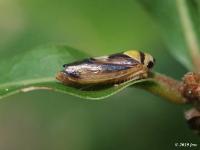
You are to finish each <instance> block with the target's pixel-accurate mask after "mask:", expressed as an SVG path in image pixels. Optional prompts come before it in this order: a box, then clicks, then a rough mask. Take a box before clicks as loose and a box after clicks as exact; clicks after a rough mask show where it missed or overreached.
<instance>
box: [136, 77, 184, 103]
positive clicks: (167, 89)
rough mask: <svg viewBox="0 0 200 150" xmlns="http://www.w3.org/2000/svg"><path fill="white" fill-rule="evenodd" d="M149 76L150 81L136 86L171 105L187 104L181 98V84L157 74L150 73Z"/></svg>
mask: <svg viewBox="0 0 200 150" xmlns="http://www.w3.org/2000/svg"><path fill="white" fill-rule="evenodd" d="M151 76H152V78H150V80H148V81H147V82H145V83H144V82H143V83H141V84H140V83H139V84H137V85H136V86H138V87H139V88H142V89H145V90H147V91H149V92H151V93H153V94H155V95H159V96H161V97H163V98H165V99H166V100H168V101H170V102H173V103H179V104H184V103H186V102H187V100H186V99H185V98H184V97H183V96H182V92H181V87H182V82H180V81H177V80H175V79H172V78H170V77H167V76H165V75H162V74H159V73H152V75H151Z"/></svg>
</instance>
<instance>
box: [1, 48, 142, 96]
mask: <svg viewBox="0 0 200 150" xmlns="http://www.w3.org/2000/svg"><path fill="white" fill-rule="evenodd" d="M85 57H88V55H86V54H84V53H82V52H80V51H78V50H75V49H73V48H70V47H67V46H57V47H53V46H52V47H40V48H37V49H34V50H31V51H27V52H25V53H21V54H16V55H15V56H11V57H10V58H9V59H4V60H1V61H0V68H1V70H0V74H1V78H0V99H1V98H3V97H7V96H9V95H13V94H16V93H19V92H28V91H32V90H39V89H44V90H52V91H59V92H62V93H67V94H70V95H74V96H78V97H81V98H86V99H102V98H106V97H108V96H111V95H113V94H115V93H117V92H119V91H121V90H122V89H124V88H126V87H127V86H129V85H132V84H134V83H138V82H143V81H146V80H139V81H128V82H125V83H123V84H120V85H118V86H110V87H101V88H99V89H96V88H94V87H92V88H87V87H82V88H75V87H71V86H65V85H63V84H61V83H60V82H58V81H57V80H56V79H55V76H56V73H57V72H58V71H60V70H62V69H63V68H62V65H63V64H65V63H70V62H73V61H75V60H80V59H83V58H85Z"/></svg>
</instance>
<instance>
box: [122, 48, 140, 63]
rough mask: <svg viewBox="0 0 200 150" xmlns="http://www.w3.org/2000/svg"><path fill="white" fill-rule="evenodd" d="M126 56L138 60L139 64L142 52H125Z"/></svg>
mask: <svg viewBox="0 0 200 150" xmlns="http://www.w3.org/2000/svg"><path fill="white" fill-rule="evenodd" d="M124 54H125V55H128V56H129V57H131V58H134V59H136V60H137V61H138V62H140V59H141V58H140V52H139V51H138V50H128V51H126V52H124Z"/></svg>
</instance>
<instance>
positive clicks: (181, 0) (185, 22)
mask: <svg viewBox="0 0 200 150" xmlns="http://www.w3.org/2000/svg"><path fill="white" fill-rule="evenodd" d="M176 4H177V9H178V13H179V16H180V21H181V25H182V28H183V33H184V36H185V40H186V44H187V47H188V50H189V53H190V55H191V58H192V62H193V65H194V71H198V72H199V71H200V59H199V58H200V53H199V50H200V48H199V45H198V39H197V35H196V34H195V31H194V27H193V24H192V21H191V18H190V15H189V10H188V8H187V4H186V0H176Z"/></svg>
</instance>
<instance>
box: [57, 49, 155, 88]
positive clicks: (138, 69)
mask: <svg viewBox="0 0 200 150" xmlns="http://www.w3.org/2000/svg"><path fill="white" fill-rule="evenodd" d="M154 63H155V59H154V58H153V57H152V56H151V55H150V54H148V53H143V52H140V51H137V50H129V51H125V52H122V53H117V54H112V55H109V56H102V57H94V58H88V59H84V60H81V61H76V62H73V63H70V64H64V65H63V67H64V70H63V71H60V72H59V73H58V74H57V76H56V78H57V79H58V80H59V81H61V82H62V83H63V84H67V85H101V84H103V85H107V84H111V85H115V84H120V83H123V82H125V81H128V80H137V79H143V78H146V77H148V73H149V71H150V69H151V68H152V67H153V66H154Z"/></svg>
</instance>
